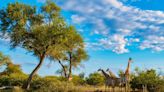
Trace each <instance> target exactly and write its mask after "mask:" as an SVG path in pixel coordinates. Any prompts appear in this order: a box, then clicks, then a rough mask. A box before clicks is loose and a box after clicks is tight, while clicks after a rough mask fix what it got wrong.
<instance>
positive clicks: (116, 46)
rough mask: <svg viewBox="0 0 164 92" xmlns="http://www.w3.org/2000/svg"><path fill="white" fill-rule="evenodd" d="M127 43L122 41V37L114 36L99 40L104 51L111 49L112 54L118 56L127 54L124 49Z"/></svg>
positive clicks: (124, 40) (125, 40) (126, 50)
mask: <svg viewBox="0 0 164 92" xmlns="http://www.w3.org/2000/svg"><path fill="white" fill-rule="evenodd" d="M126 43H127V39H124V37H123V36H122V35H118V34H115V35H113V36H112V37H110V38H106V39H100V44H101V45H102V46H103V47H104V48H105V49H111V50H112V51H113V52H116V53H118V54H122V53H127V52H129V50H128V49H126V48H125V46H126Z"/></svg>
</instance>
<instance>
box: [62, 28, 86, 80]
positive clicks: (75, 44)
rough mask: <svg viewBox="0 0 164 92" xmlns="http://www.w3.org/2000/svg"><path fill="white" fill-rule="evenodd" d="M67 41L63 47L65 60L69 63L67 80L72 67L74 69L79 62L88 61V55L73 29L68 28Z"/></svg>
mask: <svg viewBox="0 0 164 92" xmlns="http://www.w3.org/2000/svg"><path fill="white" fill-rule="evenodd" d="M67 40H68V41H67V42H65V43H64V46H65V47H66V56H67V57H66V60H67V61H69V70H68V71H69V73H68V79H71V75H72V66H73V67H75V68H76V67H77V66H78V65H79V64H80V63H81V61H84V60H87V59H88V55H87V53H86V51H85V49H84V41H83V39H82V37H81V36H80V34H78V33H77V31H76V30H75V28H74V27H70V29H69V33H68V34H67Z"/></svg>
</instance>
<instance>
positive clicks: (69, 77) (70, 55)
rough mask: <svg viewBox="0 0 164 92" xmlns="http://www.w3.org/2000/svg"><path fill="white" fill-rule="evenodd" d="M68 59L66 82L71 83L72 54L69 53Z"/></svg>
mask: <svg viewBox="0 0 164 92" xmlns="http://www.w3.org/2000/svg"><path fill="white" fill-rule="evenodd" d="M69 57H70V60H69V63H70V64H69V75H68V80H69V81H71V80H72V54H71V53H69Z"/></svg>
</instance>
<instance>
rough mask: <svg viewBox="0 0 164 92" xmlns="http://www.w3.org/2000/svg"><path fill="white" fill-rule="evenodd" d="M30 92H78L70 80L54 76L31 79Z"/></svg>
mask: <svg viewBox="0 0 164 92" xmlns="http://www.w3.org/2000/svg"><path fill="white" fill-rule="evenodd" d="M30 90H31V91H32V92H79V90H78V89H76V88H75V87H74V85H73V84H72V83H70V82H64V81H59V80H58V79H57V78H55V77H45V78H40V79H37V80H33V81H32V83H31V89H30Z"/></svg>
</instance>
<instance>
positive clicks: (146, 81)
mask: <svg viewBox="0 0 164 92" xmlns="http://www.w3.org/2000/svg"><path fill="white" fill-rule="evenodd" d="M163 82H164V81H163V79H162V78H160V76H159V75H158V74H157V73H156V71H155V70H153V69H149V70H146V71H136V74H135V75H134V78H133V79H132V81H131V88H132V89H135V88H137V89H142V85H147V89H148V91H149V92H158V91H157V90H162V88H163V87H164V86H163ZM159 92H162V91H159Z"/></svg>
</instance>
